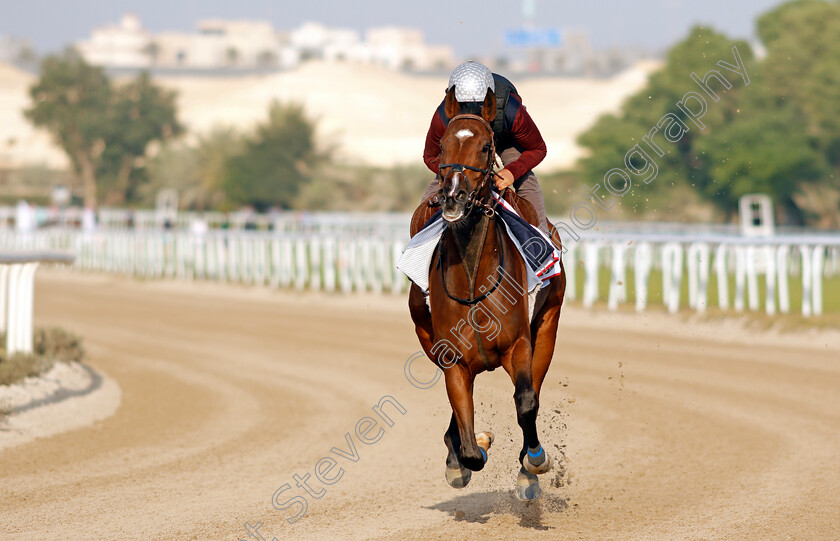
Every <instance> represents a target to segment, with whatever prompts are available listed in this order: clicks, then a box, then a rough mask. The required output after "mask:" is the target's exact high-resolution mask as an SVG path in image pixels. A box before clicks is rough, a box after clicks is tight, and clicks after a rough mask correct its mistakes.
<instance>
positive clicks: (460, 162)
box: [409, 87, 566, 500]
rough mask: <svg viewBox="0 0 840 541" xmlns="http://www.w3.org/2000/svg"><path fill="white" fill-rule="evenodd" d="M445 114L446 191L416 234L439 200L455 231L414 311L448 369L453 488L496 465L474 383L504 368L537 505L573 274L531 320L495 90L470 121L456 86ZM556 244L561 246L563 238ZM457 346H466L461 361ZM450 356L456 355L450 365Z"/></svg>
mask: <svg viewBox="0 0 840 541" xmlns="http://www.w3.org/2000/svg"><path fill="white" fill-rule="evenodd" d="M445 107H446V114H447V116H448V117H449V118H450V119H451V120H450V122H449V125H448V127H447V129H446V131H445V133H444V134H443V137H442V138H441V155H440V164H441V165H440V178H441V189H440V191H439V192H438V194H437V195H436V196H434V195H433V196H432V197H430V198H429V200H427V201H424V202H423V203H422V204H421V206H420V207H419V208H418V209H417V211H416V212H415V215H414V218H413V219H412V235H413V234H414V233H415V232H416V230H417V229H418V228H419V226H422V225H423V224H424V223H425V218H428V217H429V216H430V215H431V214H432V212H434V210H433V209H432V207H434V206H436V205H435V203H434V202H433V201H434V199H435V198H437V204H439V205H440V207H441V211H442V216H443V219H444V220H445V221H446V222H447V224H446V228H445V230H444V232H443V235H442V236H441V237H440V241H439V243H438V245H437V247H436V249H435V253H434V255H433V257H432V264H431V268H430V276H429V298H428V301H429V302H428V305H427V302H426V298H425V295H424V294H423V291H422V290H421V289H420V288H419V287H418V286H417V285H415V284H412V285H411V290H410V292H409V309H410V312H411V317H412V320H413V321H414V324H415V330H416V333H417V337H418V338H419V340H420V344H421V346H422V347H423V350H424V351H425V353H426V355H427V356H428V357H429V358H430V359H431V360H432V361H433V362H436V364H438V365H439V366H441V368H443V372H444V379H445V383H446V392H447V395H448V397H449V402H450V405H451V406H452V418H451V421H450V423H449V428H448V429H447V430H446V433H445V434H444V443H445V444H446V447H447V449H448V455H447V457H446V480H447V482H448V483H449V484H450V485H451V486H453V487H455V488H462V487H465V486H466V485H467V483H469V481H470V478H471V476H472V472H473V471H479V470H481V469H482V468H483V467H484V464H485V462H486V461H487V452H488V450H489V448H490V445H491V444H492V442H493V435H492V434H491V433H489V432H482V433H479V434H476V433H475V432H474V427H473V417H474V414H475V411H474V404H473V383H474V380H475V377H476V376H477V375H478V374H480V373H481V372H484V371H486V370H494V369H496V368H498V367H499V366H502V367H504V369H505V371H506V372H507V373H508V374H509V375H510V378H511V380H512V381H513V384H514V389H515V390H514V395H513V398H514V403H515V406H516V417H517V421H518V423H519V426H520V427H521V428H522V435H523V444H522V450H521V451H520V453H519V464H520V465H521V467H520V470H519V476H518V478H517V482H516V488H515V494H516V496H517V497H518V498H519V499H521V500H532V499H535V498H538V497H539V496H540V494H541V489H540V486H539V482H538V479H537V475H536V474H541V473H545V472H547V471H548V470H549V469H550V468H551V459H550V457H549V456H548V455H547V454H546V452H545V449H543V447H542V445H541V444H540V440H539V436H538V431H537V425H536V421H537V413H538V411H539V396H540V387H541V386H542V383H543V381H544V379H545V375H546V372H547V371H548V367H549V364H550V363H551V358H552V355H553V354H554V344H555V338H556V335H557V322H558V319H559V317H560V308H561V306H562V304H563V295H564V293H565V289H566V276H565V272H563V271H561V273H560V274H559V275H557V276H555V277H554V278H551V280H550V281H549V283H548V285H546V286H544V287H543V288H542V290H540V292H539V294H538V295H537V299H536V305H535V307H534V317H533V318H532V319H531V320H530V321H529V306H528V303H529V299H528V292H527V274H526V266H525V265H526V263H525V261H524V260H523V258H522V256H521V255H520V253H519V252H518V250H517V248H516V245H515V244H514V242H513V241H512V240H511V238H510V237H509V236H508V235H507V234H506V233H505V227H504V225H503V224H502V219H501V217H499V216H498V215H497V214H496V212H495V211H494V209H495V208H496V204H497V202H496V200H495V199H494V198H493V195H492V190H493V184H494V177H495V175H496V173H495V171H494V164H495V143H494V137H493V129H492V127H491V124H490V123H491V122H493V119H494V118H495V116H496V99H495V96H494V94H493V92H492V91H491V90H489V89H488V91H487V96H486V97H485V100H484V103H483V104H482V106H481V110H480V114H477V115H475V114H462V111H461V105H460V104H459V103H458V101H457V100H456V99H455V88H454V87H452V88H451V89H450V90H449V91H448V92H447V95H446V104H445ZM506 192H508V191H507V190H506ZM504 195H505V199H506V200H507V201H508V202H510V203H511V204H513V206H514V207H515V208H517V209H518V210H519V213H520V215H522V216H523V217H524V218H526V219H528V218H529V217H530V220H529V221H530V222H531V223H532V224H533V223H535V220H534V217H535V216H536V213H535V212H534V210H533V207H532V206H531V205H530V204H529V203H527V201H525V200H523V199H520V198H518V197H516V196H515V194H513V193H509V192H508V193H505V194H504ZM553 240H554V242H555V245H556V246H557V247H558V248H559V246H560V244H559V238H558V237H557V236H556V233H555V235H554V238H553ZM561 269H562V262H561ZM429 306H430V307H431V308H429ZM493 320H495V322H496V324H495V325H494V323H493V322H492V321H493ZM464 322H469V324H468V325H464ZM455 333H457V335H458V336H455ZM442 344H443V345H442ZM453 344H455V345H457V344H461V345H459V346H458V348H457V353H456V352H455V350H453V349H452V347H451V346H452V345H453ZM444 346H445V347H444ZM445 350H449V354H450V355H449V357H448V358H445V359H444V357H445V355H443V354H442V352H443V351H445Z"/></svg>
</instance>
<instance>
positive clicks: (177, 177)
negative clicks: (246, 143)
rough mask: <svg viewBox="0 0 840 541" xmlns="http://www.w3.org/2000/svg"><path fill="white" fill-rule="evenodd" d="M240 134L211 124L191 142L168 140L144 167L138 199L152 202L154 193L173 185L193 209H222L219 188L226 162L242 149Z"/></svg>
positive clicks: (223, 196) (182, 203) (221, 186)
mask: <svg viewBox="0 0 840 541" xmlns="http://www.w3.org/2000/svg"><path fill="white" fill-rule="evenodd" d="M242 147H243V141H242V137H241V136H240V135H239V134H238V133H236V132H235V131H234V130H233V129H231V128H221V127H220V128H215V129H213V130H212V131H211V132H209V133H208V134H205V135H202V136H200V137H198V142H197V144H195V145H190V144H187V143H184V142H182V141H172V142H169V143H167V144H166V145H164V146H163V147H162V148H161V150H160V152H158V153H157V155H155V157H154V158H152V159H150V160H149V162H148V165H147V167H146V169H147V174H148V177H149V182H148V184H146V185H144V186H143V187H142V190H141V193H142V200H143V201H145V202H149V203H153V202H154V198H155V194H157V192H158V191H160V190H162V189H165V188H173V189H175V190H177V191H178V193H179V194H180V204H181V206H182V207H184V208H188V209H194V210H209V209H219V210H226V206H227V202H226V196H225V193H224V190H223V183H224V179H225V172H226V164H227V161H228V160H230V159H231V158H232V157H234V156H236V155H238V154H239V153H240V152H242Z"/></svg>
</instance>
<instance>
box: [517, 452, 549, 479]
mask: <svg viewBox="0 0 840 541" xmlns="http://www.w3.org/2000/svg"><path fill="white" fill-rule="evenodd" d="M532 460H533V461H534V462H538V464H534V463H532V462H531V461H532ZM522 466H523V467H524V468H525V469H526V470H528V472H529V473H533V474H534V475H539V474H542V473H545V472H547V471H549V470H550V469H551V457H550V456H548V453H546V452H545V450H544V449H543V448H542V447H540V451H539V453H537V456H533V455H532V454H531V452H530V451H529V452H527V453H525V456H524V457H522Z"/></svg>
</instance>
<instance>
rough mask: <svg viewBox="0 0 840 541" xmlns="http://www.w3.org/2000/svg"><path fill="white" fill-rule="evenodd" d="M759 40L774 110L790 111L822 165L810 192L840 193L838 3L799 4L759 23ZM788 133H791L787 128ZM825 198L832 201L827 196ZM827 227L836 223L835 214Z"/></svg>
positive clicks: (772, 13) (784, 7) (797, 174)
mask: <svg viewBox="0 0 840 541" xmlns="http://www.w3.org/2000/svg"><path fill="white" fill-rule="evenodd" d="M757 28H758V35H759V37H760V38H761V41H762V42H763V43H764V45H765V47H766V48H767V57H766V58H765V59H764V61H763V62H762V68H763V71H764V73H765V76H766V80H767V88H768V89H769V91H770V93H771V95H772V96H773V97H774V98H775V102H774V103H773V104H772V105H773V106H774V107H785V108H790V109H791V111H792V114H793V115H795V117H796V121H797V129H801V131H802V132H803V133H804V134H805V135H806V136H807V137H808V140H809V142H810V144H811V146H812V147H813V148H814V149H816V150H817V151H819V152H820V154H821V157H820V161H821V162H822V163H826V164H827V167H826V168H824V169H823V171H822V174H821V175H819V178H816V179H814V177H813V176H810V177H809V176H807V171H805V172H801V171H796V172H794V173H793V175H794V176H795V177H801V178H802V179H803V180H806V181H807V180H814V182H811V183H810V186H809V187H811V188H815V189H817V190H819V191H833V192H835V193H836V192H837V191H838V190H840V40H838V36H840V2H837V1H831V2H824V1H816V0H797V1H794V2H788V3H786V4H783V5H781V6H779V7H778V8H776V9H774V10H772V11H769V12H768V13H766V14H764V15H762V16H761V17H760V18H759V19H758V24H757ZM785 132H786V133H791V132H792V128H791V127H788V128H787V129H786V130H785ZM825 195H826V197H830V196H829V194H828V193H826V194H825ZM838 213H840V208H836V209H835V211H834V213H833V214H834V217H833V219H831V217H829V220H828V221H826V220H824V222H825V223H832V222H833V223H834V224H835V226H836V225H837V224H838V223H840V221H838V217H837V214H838Z"/></svg>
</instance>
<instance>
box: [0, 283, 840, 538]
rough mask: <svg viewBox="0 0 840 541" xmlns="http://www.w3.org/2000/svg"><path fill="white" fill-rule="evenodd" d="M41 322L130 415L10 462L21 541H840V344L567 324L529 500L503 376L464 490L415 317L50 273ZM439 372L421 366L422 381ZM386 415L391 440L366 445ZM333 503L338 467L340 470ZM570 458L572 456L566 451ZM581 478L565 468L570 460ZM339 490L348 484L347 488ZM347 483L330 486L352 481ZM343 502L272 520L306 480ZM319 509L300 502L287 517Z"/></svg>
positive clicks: (6, 492)
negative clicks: (457, 482)
mask: <svg viewBox="0 0 840 541" xmlns="http://www.w3.org/2000/svg"><path fill="white" fill-rule="evenodd" d="M36 295H37V300H36V317H37V320H38V323H41V324H46V323H48V324H57V325H62V326H65V327H67V328H69V329H71V330H73V331H75V332H78V333H81V334H82V335H84V336H85V338H86V341H87V345H88V349H89V351H90V359H89V363H90V365H91V366H93V367H94V368H96V369H97V370H99V371H101V372H102V373H104V374H106V375H108V376H109V377H111V378H113V379H114V380H115V381H116V382H117V383H118V384H119V386H120V388H121V389H122V396H123V398H122V404H121V405H120V407H119V409H118V411H117V412H116V414H115V415H114V416H112V417H110V418H108V419H106V420H103V421H99V422H97V423H96V424H94V425H91V426H89V427H87V428H83V429H78V430H74V431H71V432H67V433H64V434H61V435H57V436H54V437H51V438H48V439H40V440H37V441H34V442H31V443H28V444H25V445H20V446H17V447H15V448H12V449H7V450H5V451H0V538H2V539H4V540H5V539H53V538H62V539H104V538H109V539H110V538H114V539H155V540H157V539H214V540H215V539H225V540H236V539H254V538H251V537H249V534H248V532H247V531H246V530H245V528H244V527H243V525H244V524H245V523H250V524H252V525H256V523H258V522H259V523H261V524H262V526H261V528H260V530H259V533H260V534H261V535H263V536H264V537H265V538H266V539H272V537H276V538H277V539H278V540H285V539H393V540H398V539H399V540H402V539H441V540H444V539H446V540H448V539H455V538H457V539H515V538H528V539H738V540H741V539H762V540H764V539H836V538H837V532H838V530H840V468H838V467H837V465H838V463H840V392H838V390H840V355H839V353H840V340H839V339H838V335H837V334H836V333H834V334H827V333H824V332H823V333H808V334H801V335H792V336H776V335H772V334H767V333H765V334H754V333H750V332H745V331H743V330H740V329H739V327H738V326H737V325H736V324H734V323H732V322H726V323H722V324H720V323H705V324H703V325H698V324H696V323H692V322H691V321H688V322H686V321H684V320H682V319H680V318H668V317H667V316H664V315H660V314H651V315H648V316H635V315H630V314H616V315H604V314H599V313H587V312H584V311H582V310H579V309H568V310H566V311H564V314H563V316H562V320H561V328H560V338H559V348H558V353H557V355H556V356H555V360H554V365H553V366H552V369H551V370H550V372H549V377H548V380H547V382H546V385H545V387H544V389H543V397H542V410H541V414H540V422H539V423H540V427H541V430H542V437H543V443H544V445H545V446H546V448H547V449H548V450H549V452H550V453H552V454H553V456H554V458H555V461H556V471H555V472H552V473H549V474H547V475H546V476H543V477H542V484H543V487H544V489H545V494H544V496H543V498H542V499H541V500H540V501H538V502H537V503H532V504H530V505H525V504H522V503H519V502H517V501H515V500H514V499H513V497H512V495H511V489H512V487H513V484H514V479H515V475H516V474H515V472H516V469H517V465H516V456H517V451H518V447H519V442H520V435H519V429H518V427H517V426H516V420H515V415H514V408H513V401H512V394H513V388H512V385H511V383H510V381H509V380H508V379H507V376H506V375H505V374H504V373H503V372H502V371H496V372H493V373H490V374H484V375H483V376H482V377H481V378H480V379H479V380H478V383H477V390H476V393H477V398H476V404H477V410H478V412H477V427H479V428H480V429H485V428H489V429H492V430H493V431H494V432H495V433H496V435H497V441H496V443H495V444H494V446H493V448H492V449H491V451H490V461H489V462H488V464H487V466H486V468H485V470H484V471H483V472H480V473H477V474H475V475H474V476H473V481H472V483H471V484H470V486H469V487H467V488H466V489H463V490H461V491H456V490H454V489H452V488H449V487H448V486H447V485H446V483H445V482H444V479H443V468H444V456H445V449H444V446H443V443H442V435H443V431H444V429H445V426H446V424H447V421H448V418H449V415H448V404H447V402H446V398H445V393H444V389H443V386H442V385H441V384H437V385H435V386H434V387H432V388H430V389H426V390H421V389H418V388H416V387H414V386H412V385H411V384H409V383H408V382H407V380H406V377H405V375H404V373H403V366H404V363H405V360H406V359H407V358H408V357H409V356H410V355H411V354H412V353H414V352H415V351H417V349H418V346H417V342H416V339H415V337H414V335H413V330H412V326H411V324H410V320H409V317H408V314H407V311H406V308H405V302H404V299H402V298H394V297H373V296H363V297H338V296H328V295H300V294H295V293H289V292H277V291H267V290H265V289H255V288H244V287H236V286H217V285H212V284H182V283H173V282H145V283H144V282H138V281H133V280H129V279H123V278H117V277H102V276H83V275H77V274H69V273H64V274H62V273H58V272H57V271H45V272H40V273H39V277H38V281H37V287H36ZM430 368H431V365H430V364H429V365H426V364H424V363H417V364H416V369H417V370H416V375H417V377H418V378H424V377H428V376H429V375H431V374H432V372H431V370H430ZM384 395H390V396H392V397H394V398H395V399H397V400H398V401H399V403H400V404H401V405H402V406H403V407H404V408H405V410H406V412H405V414H404V415H401V414H399V413H396V412H395V411H394V409H393V408H391V407H390V406H386V408H383V411H384V412H386V413H388V417H389V418H390V419H391V420H392V422H393V426H385V424H384V422H382V423H380V427H384V435H383V436H382V438H381V440H380V441H378V442H377V443H374V444H372V445H366V444H363V443H361V442H360V441H359V440H358V438H357V436H356V435H355V434H353V435H350V436H348V437H349V438H350V441H351V442H352V443H353V447H354V448H355V452H353V451H352V448H351V446H348V443H347V441H345V434H347V433H351V434H352V433H353V432H354V428H355V426H356V422H357V421H358V420H359V419H360V418H362V417H365V416H375V414H373V413H372V412H371V407H372V406H374V405H376V404H377V403H378V402H379V400H380V398H381V397H382V396H384ZM333 447H337V448H343V449H345V453H351V454H353V455H356V457H357V458H356V461H351V460H349V459H347V458H338V457H337V458H336V460H337V463H338V467H341V468H342V470H343V476H342V477H341V478H340V479H339V480H338V481H337V482H335V483H334V484H332V485H329V486H325V485H323V484H322V483H320V482H319V481H317V480H315V478H314V468H315V464H316V462H317V461H318V460H319V459H321V458H322V457H326V456H330V455H332V456H336V455H335V454H334V453H332V452H331V449H332V448H333ZM560 451H562V453H561V452H560ZM564 456H565V458H564ZM336 468H337V467H336ZM336 472H337V469H333V470H332V471H331V472H330V476H334V475H335V474H336ZM295 474H297V475H300V476H304V475H306V474H310V475H312V477H311V478H309V480H308V482H309V483H310V486H311V487H312V490H313V491H315V492H316V493H318V494H319V496H320V498H318V499H316V498H314V497H312V496H306V500H307V501H308V512H307V514H306V515H305V516H304V517H303V518H302V519H300V520H299V521H297V522H296V523H294V524H289V523H287V522H286V521H285V519H286V518H288V517H290V516H292V515H293V514H294V512H295V511H297V510H298V508H297V506H293V507H292V508H290V509H287V510H285V511H279V510H276V509H274V508H273V507H272V503H271V502H272V495H273V494H274V493H275V491H276V490H277V489H278V488H280V487H281V486H282V485H284V484H286V483H291V484H292V486H294V481H293V480H292V476H293V475H295ZM295 495H305V493H304V492H303V490H302V489H299V488H297V487H294V488H293V489H292V490H289V491H286V492H284V493H281V494H280V497H279V498H278V499H277V501H278V503H283V501H284V500H286V499H288V498H291V497H292V496H295Z"/></svg>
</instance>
